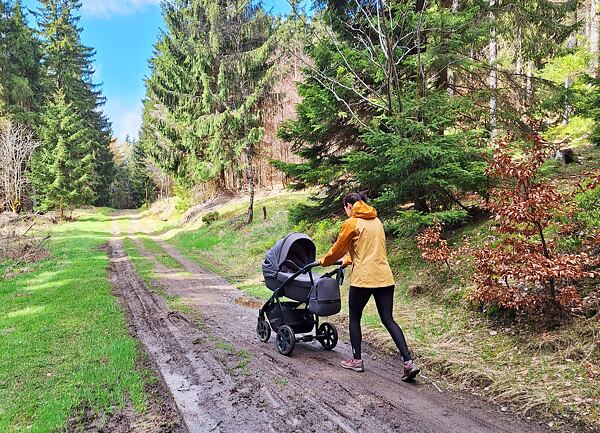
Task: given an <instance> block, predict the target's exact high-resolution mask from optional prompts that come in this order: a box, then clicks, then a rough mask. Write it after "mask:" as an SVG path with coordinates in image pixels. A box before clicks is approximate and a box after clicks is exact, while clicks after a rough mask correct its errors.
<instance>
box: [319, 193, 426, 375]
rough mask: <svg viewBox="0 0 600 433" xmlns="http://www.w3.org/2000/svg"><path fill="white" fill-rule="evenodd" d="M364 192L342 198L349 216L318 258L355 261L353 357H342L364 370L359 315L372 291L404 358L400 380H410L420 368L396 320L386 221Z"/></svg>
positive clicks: (351, 366)
mask: <svg viewBox="0 0 600 433" xmlns="http://www.w3.org/2000/svg"><path fill="white" fill-rule="evenodd" d="M365 200H366V197H365V196H364V194H360V193H351V194H348V195H347V196H346V197H344V199H343V200H342V204H343V205H344V210H345V211H346V215H348V217H349V218H348V219H347V220H346V221H345V222H344V224H342V228H341V229H340V234H339V236H338V238H337V240H336V242H335V244H333V246H332V247H331V249H330V250H329V252H328V253H327V254H326V255H325V256H324V257H323V258H321V259H320V260H319V263H320V264H321V266H330V265H332V264H333V263H335V262H336V261H337V260H339V259H341V258H342V257H343V262H344V265H349V264H352V280H351V283H350V297H349V307H350V308H349V309H350V342H351V344H352V354H353V355H354V356H353V358H351V359H348V360H346V361H342V363H341V365H342V367H343V368H347V369H349V370H354V371H359V372H360V371H364V370H365V368H364V365H363V361H362V359H361V343H362V333H361V329H360V319H361V317H362V312H363V309H364V308H365V306H366V305H367V302H368V301H369V299H370V298H371V295H372V296H373V297H374V298H375V304H376V305H377V312H378V313H379V317H380V318H381V322H382V323H383V325H384V326H385V327H386V329H387V330H388V332H389V333H390V335H391V336H392V339H393V340H394V343H396V346H397V347H398V350H399V351H400V353H401V354H402V358H403V359H404V369H403V373H402V377H401V380H403V381H409V380H412V379H414V378H415V376H416V375H417V374H419V372H420V370H419V368H418V367H417V365H416V364H415V362H414V361H413V360H412V358H411V356H410V352H409V351H408V347H407V346H406V340H405V339H404V334H403V333H402V330H401V329H400V327H399V326H398V324H397V323H396V322H395V321H394V318H393V316H392V306H393V302H394V277H393V275H392V270H391V269H390V265H389V264H388V259H387V251H386V245H385V232H384V230H383V224H382V223H381V221H380V220H379V218H377V211H376V210H375V209H374V208H373V207H371V206H369V205H368V204H366V203H365Z"/></svg>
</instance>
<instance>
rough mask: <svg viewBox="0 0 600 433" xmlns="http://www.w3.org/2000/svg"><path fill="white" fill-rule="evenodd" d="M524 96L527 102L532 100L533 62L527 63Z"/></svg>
mask: <svg viewBox="0 0 600 433" xmlns="http://www.w3.org/2000/svg"><path fill="white" fill-rule="evenodd" d="M525 94H526V96H527V102H530V101H531V98H533V62H532V61H531V60H528V61H527V81H526V84H525Z"/></svg>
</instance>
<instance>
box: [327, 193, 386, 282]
mask: <svg viewBox="0 0 600 433" xmlns="http://www.w3.org/2000/svg"><path fill="white" fill-rule="evenodd" d="M348 253H349V255H350V256H349V257H348V255H347V254H348ZM342 257H343V258H344V264H346V265H349V264H352V277H351V281H350V284H351V285H352V286H355V287H388V286H392V285H394V277H393V275H392V270H391V269H390V265H389V263H388V259H387V251H386V246H385V232H384V230H383V224H382V223H381V221H380V220H379V218H377V211H376V210H375V209H374V208H373V207H371V206H369V205H368V204H366V203H365V202H363V201H357V202H356V203H354V205H353V206H352V216H351V217H350V218H348V219H347V220H346V221H344V224H342V228H341V229H340V234H339V236H338V238H337V240H336V241H335V243H334V244H333V246H332V247H331V249H330V250H329V252H328V253H327V254H325V256H324V257H322V258H321V259H320V260H319V264H321V266H330V265H332V264H333V263H335V262H336V261H338V260H339V259H341V258H342Z"/></svg>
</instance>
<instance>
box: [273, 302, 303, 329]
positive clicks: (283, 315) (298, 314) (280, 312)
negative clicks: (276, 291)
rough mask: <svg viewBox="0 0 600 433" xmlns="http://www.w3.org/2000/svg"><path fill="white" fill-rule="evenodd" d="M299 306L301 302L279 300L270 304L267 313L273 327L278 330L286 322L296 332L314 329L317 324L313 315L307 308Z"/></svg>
mask: <svg viewBox="0 0 600 433" xmlns="http://www.w3.org/2000/svg"><path fill="white" fill-rule="evenodd" d="M279 306H281V308H280V307H279ZM299 306H300V303H299V302H279V304H272V305H270V306H269V307H268V308H267V311H266V313H267V318H268V319H269V323H270V324H271V326H272V327H273V329H274V330H277V329H279V327H280V326H281V325H284V324H285V325H288V326H291V327H292V329H293V330H294V332H295V333H296V334H305V333H307V332H310V331H312V329H313V328H314V326H315V321H314V318H313V315H312V314H311V313H310V312H309V311H308V310H307V309H306V308H298V307H299Z"/></svg>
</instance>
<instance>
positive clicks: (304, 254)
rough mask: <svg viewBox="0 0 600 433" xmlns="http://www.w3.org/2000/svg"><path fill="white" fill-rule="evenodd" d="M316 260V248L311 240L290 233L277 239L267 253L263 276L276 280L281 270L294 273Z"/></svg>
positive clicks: (302, 235) (300, 234) (304, 236)
mask: <svg viewBox="0 0 600 433" xmlns="http://www.w3.org/2000/svg"><path fill="white" fill-rule="evenodd" d="M316 258H317V247H316V245H315V244H314V242H313V241H312V239H311V238H310V237H309V236H308V235H305V234H304V233H291V234H289V235H287V236H286V237H284V238H282V239H279V240H278V241H277V242H276V243H275V245H274V246H273V248H271V249H270V250H269V251H268V252H267V257H266V258H265V261H264V263H263V265H262V268H263V275H264V276H265V277H273V278H276V277H277V273H278V272H279V271H282V270H284V272H290V271H291V272H295V271H297V270H298V269H300V268H302V267H304V266H306V265H308V264H309V263H312V262H314V261H315V260H316ZM282 268H284V269H282ZM285 268H287V269H285ZM295 268H297V269H295Z"/></svg>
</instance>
